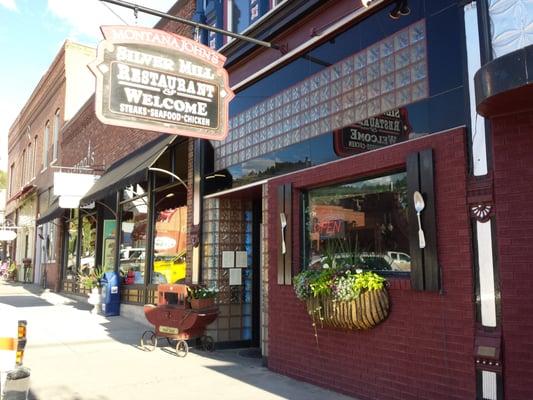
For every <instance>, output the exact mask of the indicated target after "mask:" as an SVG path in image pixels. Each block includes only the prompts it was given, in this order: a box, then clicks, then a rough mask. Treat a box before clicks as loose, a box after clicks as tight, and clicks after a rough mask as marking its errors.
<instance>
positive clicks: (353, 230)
mask: <svg viewBox="0 0 533 400" xmlns="http://www.w3.org/2000/svg"><path fill="white" fill-rule="evenodd" d="M407 204H408V202H407V175H406V173H405V172H402V173H397V174H393V175H388V176H382V177H379V178H373V179H366V180H361V181H357V182H352V183H345V184H340V185H334V186H327V187H323V188H318V189H313V190H310V191H309V192H307V196H306V204H305V207H304V210H305V218H306V224H305V237H306V242H307V243H306V244H307V246H306V250H307V254H306V259H307V264H308V265H309V266H311V267H325V266H326V265H327V266H328V267H331V266H332V265H331V264H333V266H338V265H345V264H350V265H359V266H360V267H361V268H362V269H370V270H377V271H397V272H409V271H410V270H411V258H410V256H409V238H408V223H407V221H408V219H407Z"/></svg>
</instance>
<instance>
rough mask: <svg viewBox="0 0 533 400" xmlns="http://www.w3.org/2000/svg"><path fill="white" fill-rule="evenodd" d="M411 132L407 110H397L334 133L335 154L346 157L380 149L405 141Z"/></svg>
mask: <svg viewBox="0 0 533 400" xmlns="http://www.w3.org/2000/svg"><path fill="white" fill-rule="evenodd" d="M410 132H411V126H410V125H409V121H408V118H407V109H405V108H397V109H395V110H391V111H388V112H386V113H384V114H381V115H378V116H376V117H372V118H368V119H365V120H364V121H361V122H359V123H357V124H353V125H350V126H348V127H345V128H342V129H337V130H335V131H333V137H334V140H333V143H334V148H335V153H336V154H337V155H338V156H341V157H346V156H351V155H353V154H359V153H363V152H365V151H368V150H374V149H379V148H381V147H384V146H388V145H391V144H394V143H397V142H400V141H402V140H405V139H406V138H407V135H409V133H410Z"/></svg>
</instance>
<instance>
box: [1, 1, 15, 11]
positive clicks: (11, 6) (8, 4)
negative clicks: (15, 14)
mask: <svg viewBox="0 0 533 400" xmlns="http://www.w3.org/2000/svg"><path fill="white" fill-rule="evenodd" d="M0 6H4V7H5V8H7V9H8V10H11V11H18V9H17V4H16V3H15V0H0Z"/></svg>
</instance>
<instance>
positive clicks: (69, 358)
mask: <svg viewBox="0 0 533 400" xmlns="http://www.w3.org/2000/svg"><path fill="white" fill-rule="evenodd" d="M0 303H4V304H9V305H12V306H14V307H17V309H18V310H17V311H18V312H20V316H19V318H20V319H26V320H27V321H28V335H27V336H28V345H27V347H26V352H25V357H24V364H25V365H26V366H27V367H29V368H30V369H31V371H32V377H31V382H32V383H31V394H30V399H34V400H137V399H139V400H141V399H143V400H144V399H184V398H187V399H191V400H192V399H194V400H196V399H213V398H216V399H232V400H233V399H250V400H262V399H302V400H304V399H305V400H315V399H316V400H324V399H328V400H329V399H331V400H341V399H349V397H346V396H342V395H340V394H337V393H334V392H331V391H328V390H325V389H322V388H319V387H316V386H313V385H310V384H307V383H304V382H300V381H296V380H294V379H291V378H288V377H285V376H282V375H279V374H276V373H273V372H271V371H269V370H268V369H267V368H266V367H264V366H262V363H261V360H260V359H257V358H251V357H245V356H244V354H246V353H245V352H243V351H242V350H238V349H237V350H215V351H214V352H212V353H206V352H203V351H201V350H199V349H192V351H191V352H190V353H189V355H188V356H187V357H185V358H179V357H177V356H176V354H175V352H174V350H173V349H172V348H171V347H168V346H160V347H158V348H157V349H156V350H155V351H153V352H148V351H144V350H143V349H142V348H141V347H140V346H139V339H140V337H141V335H142V333H143V331H144V330H145V329H147V326H143V325H142V324H139V323H137V322H134V321H132V320H129V319H127V318H124V317H121V316H119V317H109V318H106V317H103V316H101V315H93V314H91V313H90V312H89V310H90V308H91V306H89V305H88V304H87V303H86V302H85V301H80V300H75V299H71V298H68V297H64V296H61V295H58V294H55V293H51V292H49V291H42V290H40V289H39V288H37V287H35V286H32V285H20V284H10V283H6V282H0Z"/></svg>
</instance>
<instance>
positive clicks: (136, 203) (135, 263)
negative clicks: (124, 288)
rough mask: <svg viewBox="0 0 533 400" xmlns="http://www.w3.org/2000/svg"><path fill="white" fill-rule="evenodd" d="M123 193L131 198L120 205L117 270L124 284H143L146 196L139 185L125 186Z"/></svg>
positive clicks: (146, 221) (125, 196)
mask: <svg viewBox="0 0 533 400" xmlns="http://www.w3.org/2000/svg"><path fill="white" fill-rule="evenodd" d="M123 195H124V198H125V199H133V200H130V201H127V202H125V203H123V205H122V219H121V221H122V223H121V227H120V229H121V241H120V260H119V272H120V274H121V276H122V277H123V278H124V283H125V284H126V285H131V284H143V283H144V264H145V259H146V228H147V223H148V218H147V217H148V205H147V204H148V203H147V202H148V198H147V196H146V195H145V191H144V189H143V188H142V187H141V186H140V185H136V187H135V188H134V187H129V188H127V189H126V190H125V191H124V194H123ZM139 195H140V196H139Z"/></svg>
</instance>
